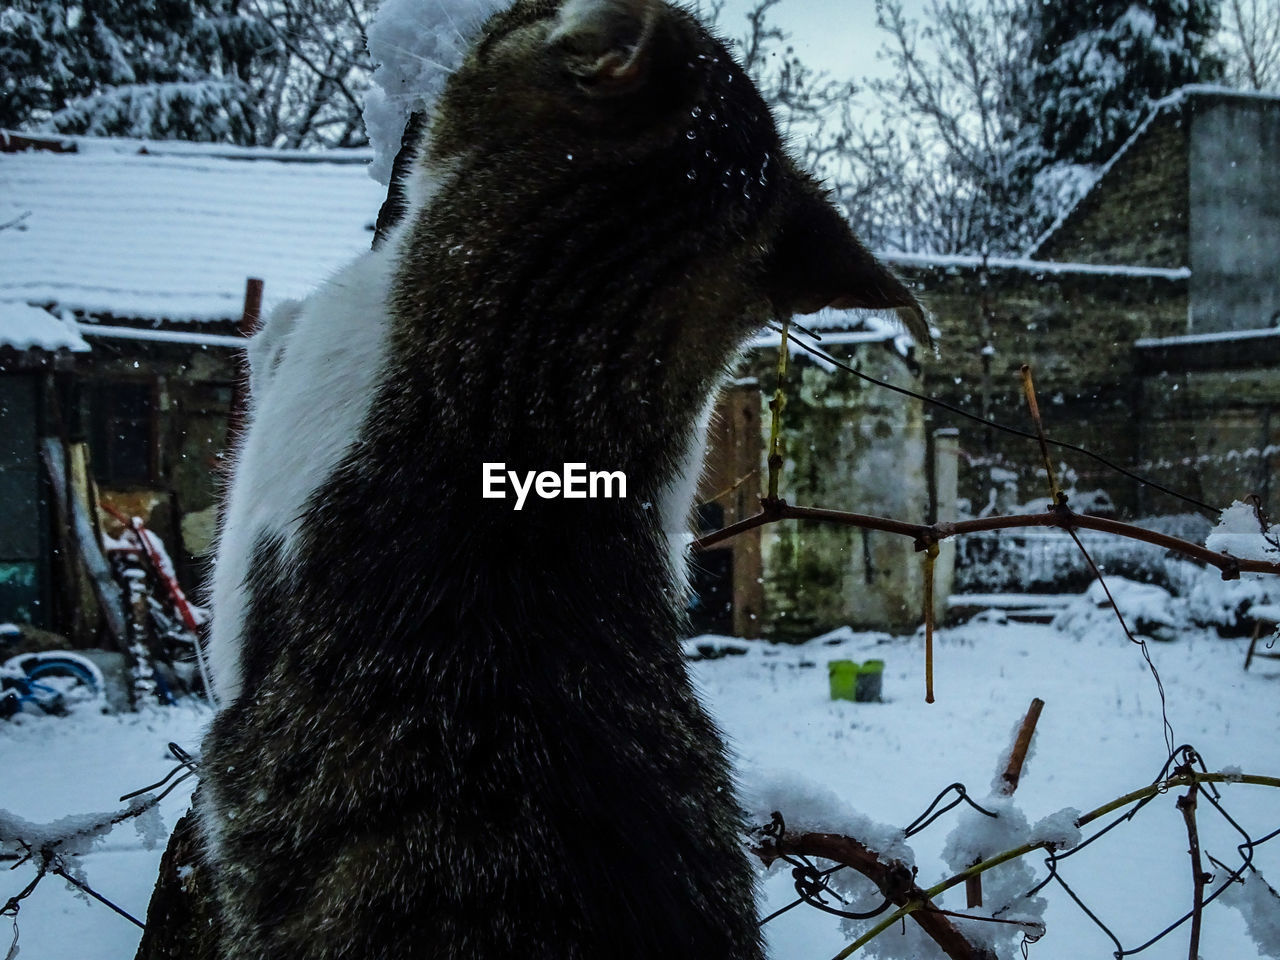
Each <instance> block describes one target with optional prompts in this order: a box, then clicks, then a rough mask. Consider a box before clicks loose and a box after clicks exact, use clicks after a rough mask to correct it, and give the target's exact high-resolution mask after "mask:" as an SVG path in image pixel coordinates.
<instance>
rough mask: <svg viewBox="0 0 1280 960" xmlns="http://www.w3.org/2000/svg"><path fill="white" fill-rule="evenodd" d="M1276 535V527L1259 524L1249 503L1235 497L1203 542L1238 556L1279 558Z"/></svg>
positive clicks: (1212, 548) (1256, 558)
mask: <svg viewBox="0 0 1280 960" xmlns="http://www.w3.org/2000/svg"><path fill="white" fill-rule="evenodd" d="M1273 531H1274V532H1273ZM1278 537H1280V530H1276V529H1275V528H1274V527H1265V526H1263V524H1262V522H1261V521H1260V520H1259V519H1258V514H1257V512H1256V511H1255V510H1254V508H1253V506H1252V505H1251V504H1248V503H1243V502H1241V501H1239V500H1236V501H1235V502H1234V503H1232V504H1231V506H1229V507H1227V509H1225V510H1223V511H1222V515H1221V516H1220V517H1219V518H1218V525H1217V526H1216V527H1214V528H1213V532H1212V533H1211V534H1209V536H1208V537H1207V538H1206V539H1205V541H1204V545H1205V546H1206V547H1207V548H1208V549H1210V550H1217V551H1219V552H1221V553H1229V554H1231V556H1233V557H1239V558H1240V559H1241V560H1270V561H1275V560H1280V545H1277V543H1278V541H1277V538H1278Z"/></svg>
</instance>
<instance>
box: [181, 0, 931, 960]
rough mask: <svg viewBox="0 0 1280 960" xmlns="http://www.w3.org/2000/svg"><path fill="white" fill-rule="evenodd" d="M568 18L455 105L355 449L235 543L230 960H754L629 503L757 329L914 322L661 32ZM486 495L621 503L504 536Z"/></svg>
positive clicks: (559, 515) (214, 816)
mask: <svg viewBox="0 0 1280 960" xmlns="http://www.w3.org/2000/svg"><path fill="white" fill-rule="evenodd" d="M559 7H560V4H559V3H556V2H529V0H521V2H519V3H517V4H516V5H515V7H514V8H513V9H511V10H509V11H507V12H505V13H502V14H499V15H497V16H495V17H494V18H493V19H492V20H491V21H490V22H489V23H488V24H487V25H486V27H485V28H484V31H483V35H482V36H481V38H480V39H479V41H478V43H477V44H476V46H475V47H474V49H473V50H472V52H471V54H470V56H469V57H468V59H467V60H466V62H465V63H464V65H463V66H462V67H461V68H460V70H459V71H458V72H457V73H456V74H455V76H454V77H453V79H452V80H451V82H450V85H449V87H448V89H447V91H446V93H445V94H444V97H443V100H442V102H441V103H440V105H439V110H438V112H437V115H436V119H435V121H434V124H433V126H432V128H431V131H430V136H429V139H428V148H427V152H426V156H425V157H424V158H423V160H422V162H424V163H426V164H428V165H429V166H430V167H431V168H432V169H434V170H435V171H436V173H437V175H438V176H439V177H442V178H443V185H442V188H441V190H440V192H439V193H438V194H437V195H436V196H435V197H434V199H433V200H432V201H430V202H429V203H428V205H427V206H426V207H425V209H422V210H420V211H418V212H417V213H416V214H415V215H414V216H415V217H416V219H415V220H414V221H413V222H412V224H411V225H409V226H408V228H407V230H406V232H405V233H404V234H402V235H401V236H400V237H399V238H398V239H397V240H396V241H395V242H397V243H399V248H398V250H397V251H396V253H395V256H396V257H397V258H398V259H397V262H398V268H397V272H396V276H395V281H394V287H393V294H392V299H391V302H390V304H389V310H390V311H391V315H392V317H393V318H394V332H393V334H392V343H393V346H392V351H391V357H392V358H391V361H390V365H389V368H388V369H387V370H386V371H385V375H384V376H383V377H382V378H381V386H380V388H379V390H380V392H379V393H378V397H377V402H376V404H374V407H373V410H374V415H373V416H371V417H370V419H369V421H368V422H367V423H366V424H365V427H364V432H363V435H362V437H361V438H360V440H359V441H358V442H357V443H356V444H355V445H354V447H353V448H352V451H351V453H350V454H349V456H348V457H347V458H346V460H345V461H344V462H343V463H342V464H341V465H340V466H339V467H338V469H337V470H336V472H335V474H334V475H333V476H332V477H331V478H330V480H329V481H328V483H327V484H326V485H325V486H323V487H322V488H321V489H320V490H319V491H318V492H317V494H316V495H315V496H314V497H313V498H312V501H311V502H310V504H309V506H308V509H307V512H306V515H305V519H304V524H303V528H302V533H301V535H300V537H299V544H300V546H299V547H298V549H297V552H296V554H295V558H294V562H293V563H292V564H291V565H289V566H288V567H287V568H286V567H285V566H284V565H283V564H282V563H281V562H280V561H279V557H280V550H279V544H277V543H273V542H269V541H264V542H262V543H260V544H259V551H258V558H257V563H256V566H255V568H254V569H253V571H252V573H251V575H250V582H249V583H248V585H247V587H248V589H249V591H250V596H251V600H250V605H249V611H248V615H247V621H246V627H245V637H244V647H243V650H244V654H243V666H244V677H245V679H244V690H243V693H242V695H241V696H239V697H238V698H237V699H236V700H235V701H234V702H232V703H230V704H228V705H227V706H226V707H225V708H224V709H223V710H222V712H221V713H220V714H219V716H218V717H217V719H216V720H215V722H214V724H213V726H212V729H211V731H210V733H209V735H208V738H207V740H206V741H205V745H204V748H205V750H204V756H205V763H204V780H205V785H206V787H207V788H208V791H207V792H208V793H210V794H211V795H212V796H214V797H216V803H215V804H211V805H210V808H209V809H206V810H204V816H205V817H206V818H207V819H208V821H209V822H210V823H211V824H212V825H214V826H215V830H214V833H215V835H217V834H220V836H219V837H218V840H217V851H218V859H217V862H216V864H215V868H216V871H217V876H218V891H219V894H218V896H219V900H220V907H221V912H222V919H221V923H222V925H223V931H224V933H223V940H222V947H221V955H222V956H223V957H224V958H226V960H232V958H235V960H300V958H316V960H319V958H349V960H373V958H398V960H408V958H440V960H463V958H466V960H496V958H512V960H516V958H519V960H552V958H555V960H579V958H581V960H588V958H590V960H605V958H609V960H627V958H636V960H640V958H645V960H680V958H688V960H694V958H697V960H727V958H741V960H747V958H758V957H760V956H761V953H762V951H761V946H760V938H759V934H758V932H757V927H756V913H755V909H754V904H753V889H752V873H751V870H750V869H749V866H748V864H747V862H746V858H745V856H744V853H743V850H742V848H741V846H740V843H739V831H740V827H741V823H740V813H739V811H738V809H737V808H736V806H735V802H734V791H733V789H732V784H731V779H730V773H729V768H728V764H727V762H726V758H725V752H724V747H723V746H722V744H721V740H720V737H719V735H718V733H717V731H716V729H715V727H714V725H713V724H712V722H711V721H710V720H709V719H708V717H707V715H706V714H705V712H704V711H703V709H702V708H701V706H700V705H699V703H698V700H697V698H696V697H695V695H694V693H693V691H692V690H691V688H690V683H689V679H688V677H687V675H686V671H685V667H684V664H683V663H682V661H681V655H680V648H679V644H678V642H677V641H678V638H679V636H680V633H681V628H682V621H681V613H680V611H681V607H682V597H681V587H680V584H679V582H678V578H676V577H674V576H673V575H672V574H671V572H670V571H669V570H668V566H667V561H666V557H667V553H668V545H667V540H666V536H665V534H664V532H663V531H662V530H661V527H660V521H659V517H658V513H659V510H658V505H659V503H660V502H661V501H662V498H663V492H664V490H665V489H666V488H667V486H668V485H670V484H671V483H672V482H673V481H674V480H675V479H676V476H677V474H678V472H679V470H680V459H681V457H682V455H683V453H684V451H685V449H686V447H687V446H688V444H689V443H690V442H691V441H692V440H693V437H692V433H693V431H694V430H695V421H696V420H697V416H698V412H699V411H700V409H701V408H702V407H703V406H704V403H705V401H706V400H707V398H708V397H709V395H710V394H711V393H712V391H713V390H714V389H715V387H716V383H717V380H718V378H719V377H720V375H721V372H722V370H723V369H724V367H725V364H726V363H727V362H728V361H730V359H731V358H732V357H733V356H734V354H735V351H736V350H737V348H738V347H739V345H740V344H741V343H742V341H743V340H744V338H746V337H747V336H748V335H750V334H751V333H752V332H753V331H754V330H756V329H757V328H758V327H759V326H760V324H761V322H762V321H763V320H765V319H766V318H768V317H770V316H772V315H775V314H779V313H789V312H792V311H797V310H799V311H808V310H813V309H816V308H817V307H820V306H822V305H825V304H828V303H838V304H841V305H846V306H851V305H865V306H875V307H884V306H889V307H909V308H910V307H913V306H914V301H912V300H911V297H910V295H909V294H908V293H907V292H906V291H905V290H904V289H903V288H902V287H901V286H900V285H899V284H898V283H897V282H896V281H895V280H894V279H893V278H892V277H890V276H889V275H888V274H887V273H886V272H885V271H884V270H883V269H881V268H880V267H879V266H878V265H877V264H876V263H875V261H874V260H872V258H871V257H870V256H869V255H868V254H867V253H866V252H865V250H863V249H862V247H860V246H859V245H858V244H857V242H856V241H855V240H854V239H853V237H852V236H851V235H850V233H849V231H848V229H847V227H845V225H844V224H843V221H842V220H841V219H840V218H839V217H837V215H836V214H835V212H834V211H833V210H832V209H831V207H830V206H829V205H828V203H827V201H826V200H825V198H824V197H823V195H822V193H821V191H820V190H819V189H818V187H817V186H816V185H815V184H814V183H813V182H812V181H811V180H810V179H808V178H807V177H806V176H804V175H802V174H800V173H798V172H797V170H796V168H795V167H794V165H793V163H792V162H791V161H790V160H789V159H788V158H787V156H786V154H785V152H784V149H783V147H782V145H781V144H780V142H779V138H778V135H777V133H776V131H775V128H774V125H773V122H772V120H771V117H770V115H769V111H768V109H767V108H766V106H765V104H764V103H763V102H762V101H761V99H760V96H759V94H758V93H757V92H756V90H755V88H754V87H753V85H752V84H751V82H750V80H749V79H748V78H747V76H746V75H745V74H744V73H743V72H742V70H741V69H740V68H739V67H738V66H737V65H736V64H735V63H734V62H733V60H732V58H731V57H730V55H729V54H728V53H727V52H726V50H725V48H724V47H723V46H722V45H721V44H720V43H719V42H717V41H716V40H715V39H714V38H712V37H711V36H710V35H709V34H708V33H707V32H706V31H705V30H704V29H703V28H702V27H701V26H700V25H699V24H698V23H697V22H696V21H695V20H694V19H693V18H692V17H691V16H690V15H689V14H687V13H685V12H682V11H680V10H678V9H676V8H673V7H670V6H668V5H666V4H665V3H661V2H658V0H652V2H649V0H600V2H596V3H594V4H593V3H591V2H590V0H588V2H582V0H573V2H571V4H570V8H571V10H572V11H573V12H572V14H571V15H568V16H565V15H562V14H561V12H560V11H559ZM553 34H554V35H553ZM268 401H269V395H268ZM484 461H504V462H506V464H507V465H508V468H509V469H513V470H519V471H521V472H523V471H526V470H539V469H547V468H557V469H558V468H559V466H560V464H561V463H564V462H585V463H587V464H589V465H590V466H591V468H593V469H607V470H623V471H625V472H626V474H627V477H628V481H629V490H628V493H629V496H628V497H627V498H626V499H621V500H618V499H614V500H568V501H566V500H548V501H543V500H536V499H531V500H530V501H529V502H528V503H527V504H526V505H525V507H524V509H523V510H522V511H521V512H518V513H517V512H514V511H513V510H512V508H511V507H512V502H511V501H510V500H506V501H502V500H484V499H481V496H480V494H481V463H482V462H484Z"/></svg>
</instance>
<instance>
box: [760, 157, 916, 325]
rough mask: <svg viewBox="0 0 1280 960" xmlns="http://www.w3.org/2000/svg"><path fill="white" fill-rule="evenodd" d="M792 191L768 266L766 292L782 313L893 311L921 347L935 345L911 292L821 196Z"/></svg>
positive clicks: (800, 186) (801, 187)
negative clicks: (824, 310)
mask: <svg viewBox="0 0 1280 960" xmlns="http://www.w3.org/2000/svg"><path fill="white" fill-rule="evenodd" d="M790 192H791V194H792V195H791V196H788V197H787V198H786V199H785V200H784V201H783V203H782V209H783V213H782V218H781V221H780V223H779V225H778V228H777V233H776V234H775V238H774V244H773V250H772V252H771V254H770V256H769V259H768V260H767V261H766V264H765V270H766V275H765V285H766V292H767V293H768V294H769V297H770V299H771V300H772V301H773V305H774V307H775V308H776V309H777V310H778V312H779V313H780V314H783V315H789V314H792V313H816V312H817V311H819V310H821V309H823V308H824V307H834V308H836V309H838V310H848V309H853V308H864V309H869V310H895V311H897V314H898V317H899V318H900V319H901V320H902V322H903V324H904V325H905V326H906V328H907V330H908V332H910V334H911V335H912V336H913V337H914V338H915V339H916V342H917V343H919V344H921V345H927V344H930V343H932V338H931V337H930V334H929V325H928V323H926V322H925V316H924V310H923V309H921V307H920V304H919V303H918V302H917V301H916V298H915V297H914V296H912V294H911V291H910V290H908V289H907V288H906V287H905V286H903V284H902V281H900V280H899V279H898V278H897V277H895V276H894V275H893V274H892V273H890V272H889V270H888V269H887V268H886V267H885V266H884V265H883V264H882V263H880V261H878V260H877V259H876V258H875V257H873V256H872V255H871V252H870V251H869V250H867V248H866V247H864V246H863V245H862V244H861V243H859V242H858V238H857V237H855V236H854V235H853V231H852V230H851V229H849V224H848V223H846V222H845V220H844V218H843V217H842V216H840V214H839V213H837V212H836V209H835V207H833V206H832V205H831V202H830V201H829V200H828V199H827V198H826V197H825V196H824V195H823V194H822V192H821V191H820V190H819V189H818V188H817V187H816V186H815V185H813V184H811V183H805V182H800V183H797V184H796V185H795V189H794V190H792V191H790Z"/></svg>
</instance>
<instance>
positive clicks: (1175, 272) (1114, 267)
mask: <svg viewBox="0 0 1280 960" xmlns="http://www.w3.org/2000/svg"><path fill="white" fill-rule="evenodd" d="M876 256H877V257H879V258H880V259H881V260H883V261H885V262H886V263H892V264H896V265H897V266H900V267H934V268H937V269H941V270H974V269H977V268H978V267H981V266H982V265H983V261H982V257H978V256H966V255H960V254H949V255H940V254H931V253H877V254H876ZM986 266H987V269H989V270H1015V271H1021V272H1023V273H1034V274H1046V275H1047V274H1054V275H1064V274H1084V275H1088V276H1097V277H1152V278H1155V279H1157V280H1186V279H1187V278H1188V277H1190V276H1191V271H1190V270H1188V269H1187V268H1186V267H1175V268H1172V269H1171V268H1167V267H1139V266H1132V265H1130V264H1106V263H1062V262H1059V261H1056V260H1030V259H1025V258H1020V259H1012V258H1007V257H988V258H987V260H986Z"/></svg>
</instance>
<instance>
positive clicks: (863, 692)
mask: <svg viewBox="0 0 1280 960" xmlns="http://www.w3.org/2000/svg"><path fill="white" fill-rule="evenodd" d="M883 680H884V661H883V660H868V661H867V662H866V663H864V664H863V665H862V666H861V667H859V668H858V675H857V682H856V684H855V687H854V690H855V694H856V699H857V701H858V702H859V703H879V702H880V699H881V694H882V693H883V690H884V685H883V683H882V681H883Z"/></svg>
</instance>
